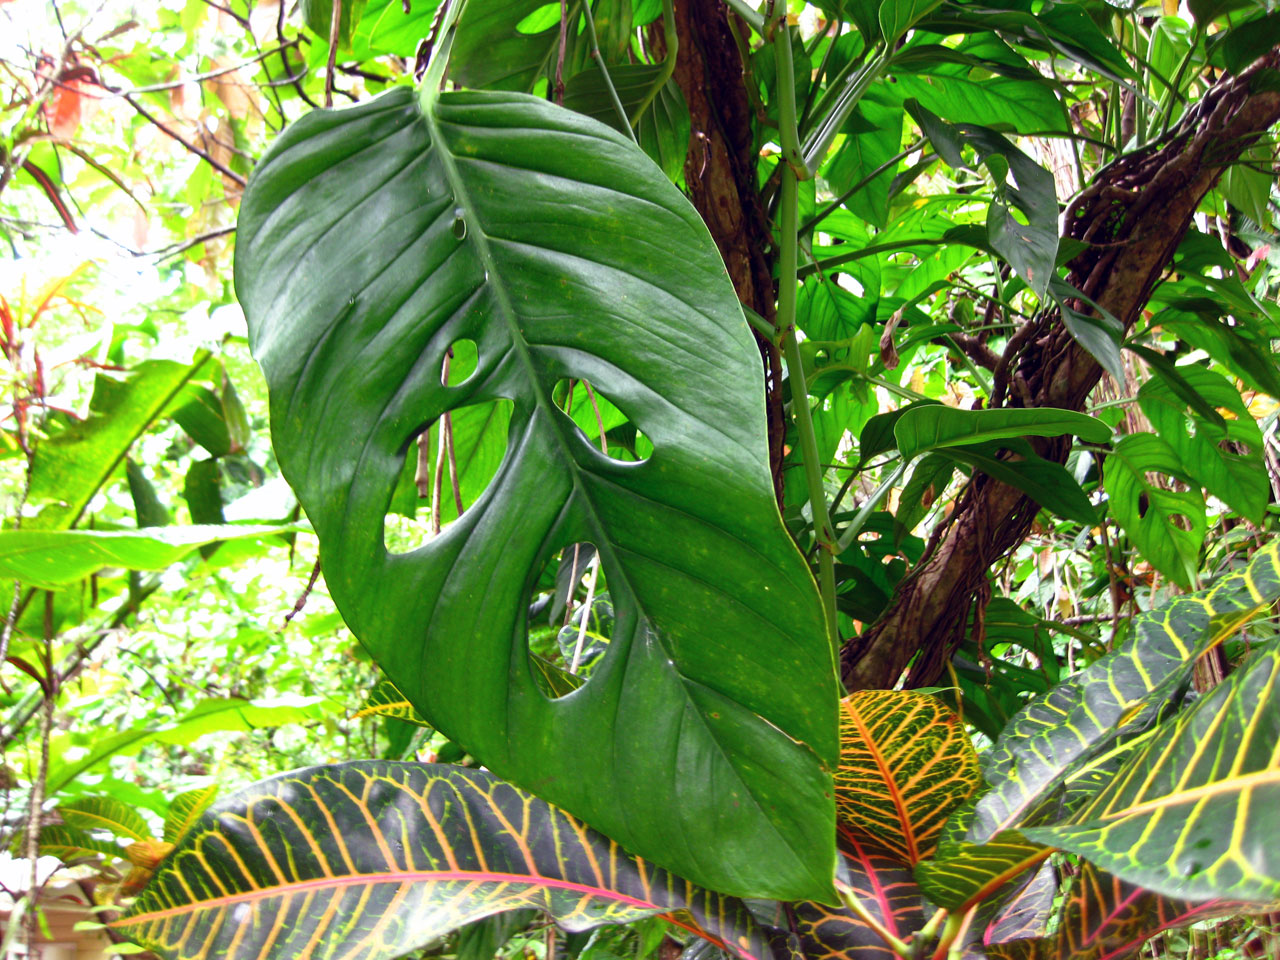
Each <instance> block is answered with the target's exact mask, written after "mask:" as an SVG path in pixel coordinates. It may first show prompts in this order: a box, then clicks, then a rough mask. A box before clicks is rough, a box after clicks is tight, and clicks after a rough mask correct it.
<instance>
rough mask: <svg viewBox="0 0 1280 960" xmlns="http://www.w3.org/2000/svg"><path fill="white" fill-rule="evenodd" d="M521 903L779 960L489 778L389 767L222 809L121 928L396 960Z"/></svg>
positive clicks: (139, 934) (698, 900) (699, 895)
mask: <svg viewBox="0 0 1280 960" xmlns="http://www.w3.org/2000/svg"><path fill="white" fill-rule="evenodd" d="M519 907H536V908H538V909H540V910H544V911H546V912H548V913H550V914H551V915H552V916H554V917H555V919H556V922H557V923H558V924H559V925H560V926H562V927H564V928H565V929H566V930H582V929H586V928H589V927H593V926H597V925H599V924H601V923H622V922H626V921H629V920H633V919H637V918H639V917H644V916H648V915H651V914H655V913H664V914H672V915H674V917H675V919H676V920H677V922H681V923H684V924H686V925H688V926H689V927H690V928H691V929H694V930H696V931H697V932H699V933H700V934H701V935H703V936H706V937H709V938H710V939H712V940H713V941H715V942H719V943H723V944H725V945H726V946H727V947H728V948H729V949H731V950H733V952H734V953H736V954H738V955H739V956H741V957H743V958H744V960H765V958H767V957H768V956H769V954H768V952H767V946H766V944H765V943H764V941H763V939H762V934H761V933H760V931H759V930H758V929H757V928H756V926H755V924H754V922H753V921H752V919H751V914H750V913H749V912H748V910H747V909H746V906H745V905H744V904H742V903H741V902H739V901H735V900H731V899H728V898H725V897H722V896H720V895H719V894H716V893H712V892H710V891H707V890H703V889H700V888H698V887H695V886H693V885H692V884H690V883H687V882H686V881H684V880H681V879H679V878H678V877H675V876H672V875H671V874H669V873H667V872H666V871H664V870H661V869H658V868H656V867H653V866H652V865H650V864H646V863H644V862H643V861H641V860H637V859H636V858H634V857H631V856H630V855H628V854H626V853H625V852H624V851H623V850H622V849H621V848H619V847H618V845H617V844H616V843H614V842H613V841H611V840H609V839H608V838H607V837H604V836H602V835H601V834H599V833H597V832H595V831H594V830H591V829H590V828H588V827H586V826H585V825H584V824H582V823H581V822H580V821H577V820H575V819H574V818H572V817H569V816H567V815H566V814H564V813H563V812H561V811H559V810H557V809H556V808H555V807H552V806H550V805H549V804H547V803H546V802H545V801H542V800H539V799H538V798H537V797H534V796H533V795H531V794H528V793H525V792H524V791H522V790H519V789H517V788H515V787H512V786H511V785H509V784H506V783H503V782H502V781H501V780H498V779H497V778H495V777H493V776H492V775H491V774H488V773H485V772H482V771H477V770H465V769H462V768H460V767H450V766H437V765H432V764H396V763H380V762H376V761H358V762H353V763H349V764H344V765H341V766H334V767H313V768H310V769H308V770H301V771H298V772H297V773H295V774H289V775H286V776H282V777H276V778H274V779H271V780H266V781H263V782H262V783H259V784H257V785H255V786H254V787H252V788H250V789H249V790H247V791H242V792H241V793H239V794H237V795H236V796H235V797H231V798H229V799H228V800H226V801H223V802H221V803H219V804H218V805H217V806H215V807H213V808H212V809H210V810H209V811H208V813H207V814H205V815H204V817H203V818H202V819H201V820H200V821H199V822H198V823H197V824H196V825H195V827H194V828H193V829H192V830H191V831H190V832H189V833H187V835H186V836H185V837H184V838H183V840H182V842H181V843H180V845H179V846H178V848H177V849H176V850H175V851H174V852H173V853H172V854H171V855H170V856H169V858H168V859H167V860H166V861H165V863H164V865H163V867H162V868H161V869H160V871H159V872H158V873H157V874H156V877H155V879H154V880H153V881H152V882H151V884H150V886H148V887H147V889H146V891H145V893H144V894H143V895H142V896H141V897H139V899H138V900H137V902H136V903H135V904H134V905H133V907H132V908H131V909H130V911H129V912H128V914H127V915H126V916H125V917H124V918H123V919H121V920H119V921H117V922H116V923H115V924H113V926H114V927H115V929H116V930H118V931H120V932H121V933H124V934H126V935H127V936H129V937H130V938H131V939H133V940H135V941H136V942H138V943H141V944H143V945H145V946H146V947H147V948H148V949H151V950H154V951H156V952H157V953H159V954H160V955H161V956H163V957H165V958H166V960H179V958H185V957H196V956H217V957H221V958H223V960H247V958H261V957H292V956H297V955H299V954H300V953H303V952H320V953H321V954H322V955H324V954H328V953H330V952H332V951H337V950H342V951H353V950H354V951H358V954H359V955H360V956H363V957H366V958H368V960H382V958H392V957H398V956H400V955H402V954H404V953H407V952H409V951H411V950H414V949H419V948H421V947H423V946H425V945H426V944H428V943H430V942H431V941H432V940H434V939H435V938H437V937H439V936H440V935H441V934H443V933H446V932H448V931H449V930H452V929H453V928H455V927H457V926H459V925H461V924H463V923H466V922H467V921H469V920H474V919H477V918H479V917H484V916H488V915H490V914H494V913H498V912H501V911H505V910H511V909H515V908H519ZM302 916H305V917H306V918H307V919H306V922H300V919H299V918H300V917H302Z"/></svg>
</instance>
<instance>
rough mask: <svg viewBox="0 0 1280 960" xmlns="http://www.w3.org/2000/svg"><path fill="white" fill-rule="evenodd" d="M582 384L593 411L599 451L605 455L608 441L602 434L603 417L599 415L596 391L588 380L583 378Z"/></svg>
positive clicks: (607, 449)
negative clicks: (598, 436) (597, 432)
mask: <svg viewBox="0 0 1280 960" xmlns="http://www.w3.org/2000/svg"><path fill="white" fill-rule="evenodd" d="M582 385H583V386H584V387H586V388H587V399H588V400H590V401H591V409H592V410H593V411H595V415H596V430H597V431H599V433H600V452H601V453H603V454H604V455H605V456H606V457H607V456H608V455H609V441H608V439H607V438H606V437H605V435H604V418H603V417H601V416H600V405H599V404H597V403H596V392H595V391H594V390H592V389H591V383H590V382H589V381H587V380H583V381H582Z"/></svg>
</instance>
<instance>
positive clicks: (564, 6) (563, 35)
mask: <svg viewBox="0 0 1280 960" xmlns="http://www.w3.org/2000/svg"><path fill="white" fill-rule="evenodd" d="M568 39H569V0H560V47H559V49H558V50H557V51H556V85H555V94H556V106H558V107H563V106H564V45H565V43H567V42H568Z"/></svg>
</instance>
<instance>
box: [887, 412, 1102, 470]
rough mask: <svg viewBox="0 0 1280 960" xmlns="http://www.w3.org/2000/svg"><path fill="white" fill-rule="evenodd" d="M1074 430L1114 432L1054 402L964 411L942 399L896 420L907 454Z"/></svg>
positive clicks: (1094, 436) (1094, 439)
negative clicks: (1035, 405)
mask: <svg viewBox="0 0 1280 960" xmlns="http://www.w3.org/2000/svg"><path fill="white" fill-rule="evenodd" d="M1064 433H1074V434H1075V435H1077V436H1078V437H1080V439H1082V440H1085V441H1088V442H1090V443H1102V442H1104V441H1106V440H1108V439H1110V437H1111V428H1110V427H1108V426H1107V425H1106V424H1105V423H1103V422H1102V421H1101V420H1099V419H1097V418H1096V417H1091V416H1089V415H1088V414H1087V413H1078V412H1076V411H1075V410H1058V409H1055V408H1053V407H1036V408H1025V407H1010V408H1008V409H1001V410H959V409H956V408H955V407H947V406H943V405H942V404H939V403H928V404H920V405H919V406H915V407H912V408H911V409H909V410H907V411H906V412H905V413H903V415H902V416H901V417H899V418H898V420H897V421H896V422H895V423H894V425H893V434H894V436H895V437H896V438H897V441H898V451H899V452H900V453H901V454H902V455H903V456H904V457H906V458H911V457H914V456H918V455H919V454H921V453H926V452H928V451H931V450H939V449H942V448H945V447H959V446H964V445H967V444H976V443H986V442H988V441H991V440H1002V439H1008V438H1010V437H1056V436H1060V435H1062V434H1064Z"/></svg>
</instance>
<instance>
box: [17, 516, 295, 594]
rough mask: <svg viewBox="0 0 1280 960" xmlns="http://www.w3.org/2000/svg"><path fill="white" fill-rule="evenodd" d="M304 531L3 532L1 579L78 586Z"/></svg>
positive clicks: (252, 527) (266, 528) (250, 528)
mask: <svg viewBox="0 0 1280 960" xmlns="http://www.w3.org/2000/svg"><path fill="white" fill-rule="evenodd" d="M303 529H306V528H305V527H301V526H296V525H295V526H263V525H261V524H252V525H245V526H235V525H231V524H227V525H217V524H215V525H202V524H193V525H191V526H185V527H154V528H151V529H149V530H147V531H146V532H145V533H144V532H141V531H133V530H0V576H3V577H19V578H20V579H22V581H23V582H24V583H27V584H29V585H30V586H33V587H59V586H62V585H64V584H68V583H74V582H75V581H77V580H81V579H83V578H84V577H87V576H89V575H90V574H93V573H97V572H98V571H99V570H101V569H103V568H104V567H121V568H124V569H126V570H163V569H164V568H165V567H168V566H171V565H173V564H174V563H176V562H177V561H179V560H181V559H182V558H183V557H184V556H186V555H187V554H188V553H190V552H192V551H193V550H195V549H196V548H197V547H201V546H205V545H207V544H211V543H218V542H222V541H225V540H238V539H241V538H249V539H253V540H261V539H264V538H267V537H273V536H277V535H279V534H286V533H296V532H297V531H299V530H303Z"/></svg>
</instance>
